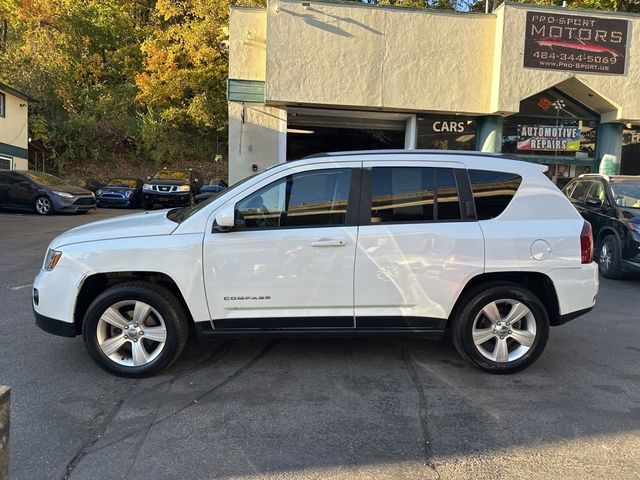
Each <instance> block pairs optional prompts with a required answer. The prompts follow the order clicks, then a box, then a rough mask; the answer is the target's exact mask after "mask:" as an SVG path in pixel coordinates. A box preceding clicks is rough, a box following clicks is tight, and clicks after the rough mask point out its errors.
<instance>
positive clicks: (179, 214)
mask: <svg viewBox="0 0 640 480" xmlns="http://www.w3.org/2000/svg"><path fill="white" fill-rule="evenodd" d="M274 166H276V165H274ZM270 168H271V167H270ZM265 171H266V170H265ZM256 175H258V173H254V174H253V175H250V176H248V177H247V178H245V179H244V180H240V181H239V182H237V183H235V184H233V185H231V186H230V187H229V188H227V189H226V190H223V191H222V192H217V193H214V194H213V195H212V196H210V197H209V198H207V199H206V200H205V201H204V202H202V203H199V204H197V205H195V206H193V207H183V208H174V209H172V210H169V211H168V212H167V218H168V219H169V220H172V221H174V222H176V223H182V222H184V221H185V220H186V219H187V218H189V217H191V216H193V215H195V214H196V213H197V212H199V211H200V210H202V209H203V208H204V207H206V206H207V205H209V204H210V203H211V202H213V201H214V200H215V199H216V198H218V197H219V196H220V195H222V194H225V195H226V194H227V193H228V192H230V191H231V190H234V189H236V188H238V187H239V186H241V185H242V184H244V183H245V182H248V181H249V180H251V179H252V178H253V177H255V176H256Z"/></svg>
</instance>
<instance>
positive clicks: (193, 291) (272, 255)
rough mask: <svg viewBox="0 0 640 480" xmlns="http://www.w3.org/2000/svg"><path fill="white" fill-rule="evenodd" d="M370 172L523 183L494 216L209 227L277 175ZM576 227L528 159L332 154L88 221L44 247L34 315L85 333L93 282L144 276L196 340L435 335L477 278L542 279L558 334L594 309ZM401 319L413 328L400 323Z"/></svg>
mask: <svg viewBox="0 0 640 480" xmlns="http://www.w3.org/2000/svg"><path fill="white" fill-rule="evenodd" d="M378 166H393V167H398V166H405V167H438V168H449V167H450V168H455V169H459V170H461V171H464V170H472V169H477V170H484V171H496V172H509V173H514V174H517V175H519V176H520V177H522V181H521V184H520V187H519V188H518V190H517V193H516V194H515V196H514V197H513V198H512V199H511V201H510V203H509V204H508V206H507V207H506V210H504V212H502V214H500V215H499V216H497V217H496V218H492V219H488V220H470V219H466V220H465V221H443V222H438V221H434V222H427V223H390V224H375V223H372V224H368V225H359V224H352V225H344V226H323V227H310V228H274V229H265V230H247V231H242V230H240V231H235V230H232V231H228V232H219V231H216V229H215V228H214V227H215V225H214V224H215V222H216V218H218V220H220V219H221V218H222V219H224V217H225V215H226V216H228V215H230V211H231V209H232V208H233V207H234V205H235V204H236V203H237V202H239V201H240V200H242V199H243V198H245V197H247V196H248V195H250V194H251V193H252V192H255V191H257V190H259V189H261V188H262V187H264V186H266V185H269V184H270V183H272V182H274V181H275V180H277V179H280V178H283V177H285V176H288V175H292V174H296V173H300V172H307V171H318V170H322V169H336V168H350V169H355V170H357V171H360V169H370V168H373V167H378ZM583 225H584V221H583V219H582V218H581V216H580V215H579V214H578V213H577V212H576V210H575V209H574V208H573V206H572V205H571V203H570V202H569V201H568V200H567V199H566V198H565V196H564V195H563V194H562V193H561V192H560V190H558V189H557V188H556V187H555V186H554V185H553V184H552V183H551V182H550V181H549V180H548V179H547V177H546V176H545V175H544V174H543V172H542V171H541V169H540V168H539V167H538V166H536V165H533V164H531V163H527V162H523V161H515V160H511V159H506V158H504V157H501V156H497V155H486V154H480V153H473V152H469V153H462V152H433V151H423V152H421V151H412V152H409V151H399V152H398V151H396V152H355V153H353V152H350V153H345V154H332V155H328V156H324V157H317V158H308V159H303V160H300V161H296V162H290V163H286V164H280V165H277V166H275V167H272V168H270V169H268V170H267V171H265V172H262V173H261V174H258V175H257V176H255V177H252V178H250V179H248V180H246V181H244V182H243V183H241V184H239V185H238V186H236V187H232V188H230V189H228V190H226V191H225V192H223V193H222V194H221V195H220V196H218V197H217V198H215V199H213V200H212V201H211V202H209V203H207V204H206V205H205V206H203V207H202V208H200V209H199V210H197V211H196V212H195V213H194V214H193V215H192V216H190V217H189V218H187V219H186V220H184V221H183V222H182V223H176V222H174V221H172V220H169V219H168V218H167V211H159V212H154V213H141V214H134V215H128V216H123V217H118V218H115V219H111V220H104V221H100V222H96V223H91V224H88V225H85V226H81V227H78V228H74V229H72V230H70V231H68V232H66V233H64V234H62V235H60V236H58V237H56V238H55V239H53V241H52V242H51V243H50V245H49V249H51V250H55V251H59V252H62V255H61V257H60V259H59V263H58V264H57V265H56V267H55V268H54V269H53V270H46V269H44V268H43V269H42V270H41V271H40V273H39V274H38V276H37V278H36V279H35V282H34V289H35V290H36V291H37V302H34V310H35V312H36V314H37V316H38V315H39V316H41V317H44V318H47V319H50V320H51V321H52V322H54V323H55V324H56V325H60V323H63V324H67V325H68V326H69V327H70V328H69V329H66V332H67V334H69V332H71V333H73V332H74V331H75V333H79V332H80V328H81V327H80V325H81V322H82V318H78V299H79V297H80V296H81V291H82V288H83V285H85V282H87V279H89V278H91V277H93V276H95V275H98V274H109V275H112V274H128V273H129V272H145V274H146V273H158V274H162V275H163V276H166V277H168V278H169V279H171V281H173V282H174V283H175V286H176V287H177V289H178V290H179V293H180V295H181V297H182V299H183V300H184V304H185V305H186V308H187V309H188V312H189V314H190V316H191V318H192V320H193V321H194V322H195V324H196V326H197V327H198V331H199V332H207V333H215V332H216V331H220V332H222V331H224V330H225V329H230V330H239V329H241V328H244V329H246V330H251V331H255V330H256V329H258V330H259V329H260V328H261V326H263V325H264V326H268V325H270V324H272V323H273V322H272V323H269V322H270V320H271V321H273V320H276V324H277V322H281V323H280V324H277V325H276V326H278V327H279V328H282V327H283V328H285V329H286V328H295V327H296V326H299V327H300V328H306V327H310V328H313V329H316V330H317V329H320V330H322V329H323V328H326V329H328V330H329V331H334V330H340V329H344V330H345V331H346V330H350V329H358V328H362V329H363V330H376V329H378V330H380V331H392V330H393V328H391V327H394V326H398V325H401V326H402V327H403V328H401V329H400V331H404V330H407V331H419V332H422V333H429V332H430V331H433V332H434V333H442V332H443V331H444V328H445V322H446V321H447V319H449V318H450V316H451V314H452V311H453V310H454V307H455V305H456V302H457V301H458V299H459V298H460V295H461V293H462V292H463V290H464V289H465V287H466V286H467V285H468V284H469V283H470V282H472V281H473V280H474V278H479V277H480V276H483V275H485V276H486V275H493V277H492V278H500V276H504V275H510V274H513V275H522V274H523V273H526V272H530V273H535V274H536V275H541V276H544V277H546V278H548V279H549V280H550V282H551V283H550V285H552V287H553V290H554V293H555V295H556V298H557V306H555V307H553V306H552V308H551V309H552V310H553V308H555V309H556V310H555V311H552V312H551V313H550V315H549V317H550V319H551V324H552V325H553V324H560V323H562V322H563V321H564V320H566V319H569V318H571V317H574V316H577V315H578V314H580V313H582V312H585V311H588V310H589V309H590V308H592V307H593V305H594V303H595V298H596V295H597V291H598V271H597V265H596V264H595V263H586V264H585V263H582V262H581V244H580V234H581V230H582V228H583ZM540 278H542V277H540ZM407 318H414V319H418V320H417V321H416V322H412V321H410V322H406V321H404V320H402V319H407ZM283 319H288V320H286V321H285V320H283ZM296 319H298V320H296ZM321 319H322V320H321ZM337 319H339V320H337ZM378 319H380V321H378ZM382 319H395V321H390V322H389V323H388V324H387V323H385V322H384V321H383V320H382ZM420 319H423V321H421V320H420ZM563 319H564V320H563ZM296 321H298V322H299V323H296ZM398 321H399V323H398ZM234 322H237V323H235V324H234ZM73 325H75V330H74V327H73ZM41 326H42V325H41ZM236 326H237V327H238V329H236V328H235V327H236ZM403 329H404V330H403ZM48 330H49V331H53V330H55V328H49V329H48ZM60 330H65V328H62V329H60V328H58V331H60ZM56 333H58V332H56ZM62 334H64V333H62ZM69 336H70V335H69Z"/></svg>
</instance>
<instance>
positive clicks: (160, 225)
mask: <svg viewBox="0 0 640 480" xmlns="http://www.w3.org/2000/svg"><path fill="white" fill-rule="evenodd" d="M177 226H178V224H177V223H175V222H172V221H171V220H169V219H168V218H167V211H166V210H162V211H159V212H153V213H136V214H133V215H125V216H123V217H116V218H111V219H108V220H100V221H98V222H93V223H89V224H87V225H82V226H80V227H76V228H72V229H71V230H68V231H67V232H65V233H63V234H62V235H58V236H57V237H56V238H54V239H53V241H52V242H51V246H52V247H51V248H58V247H61V246H63V245H69V244H71V243H82V242H94V241H97V240H111V239H114V238H130V237H144V236H152V235H169V234H170V233H171V232H173V231H174V230H175V229H176V227H177Z"/></svg>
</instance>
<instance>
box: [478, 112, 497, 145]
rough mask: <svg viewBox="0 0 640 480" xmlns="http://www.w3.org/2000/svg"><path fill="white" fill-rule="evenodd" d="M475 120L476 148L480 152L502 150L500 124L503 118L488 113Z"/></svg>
mask: <svg viewBox="0 0 640 480" xmlns="http://www.w3.org/2000/svg"><path fill="white" fill-rule="evenodd" d="M476 122H477V123H476V125H477V126H476V131H477V135H476V150H478V151H480V152H500V151H502V125H503V123H504V119H503V118H502V117H501V116H499V115H489V116H486V117H478V118H477V120H476Z"/></svg>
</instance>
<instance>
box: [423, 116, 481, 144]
mask: <svg viewBox="0 0 640 480" xmlns="http://www.w3.org/2000/svg"><path fill="white" fill-rule="evenodd" d="M417 121H418V128H417V139H416V146H417V148H428V149H439V150H475V147H476V121H475V120H474V119H473V117H461V116H458V115H455V116H444V117H442V116H432V115H420V116H418V120H417Z"/></svg>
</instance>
